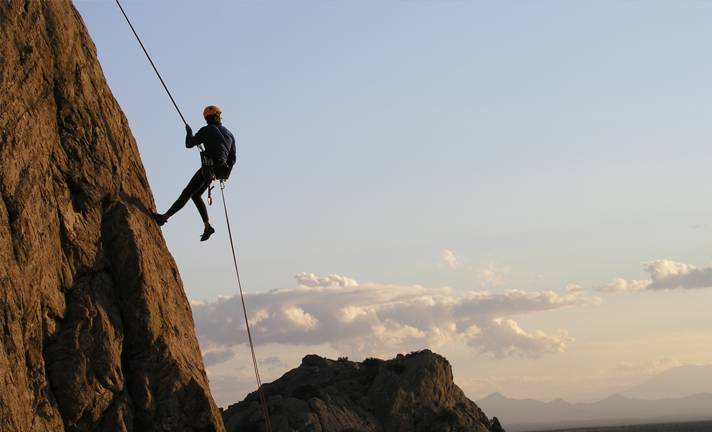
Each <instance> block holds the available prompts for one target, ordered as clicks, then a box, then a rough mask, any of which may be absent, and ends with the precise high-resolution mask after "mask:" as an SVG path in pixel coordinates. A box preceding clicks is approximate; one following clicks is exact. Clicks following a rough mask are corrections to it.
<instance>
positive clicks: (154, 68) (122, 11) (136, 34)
mask: <svg viewBox="0 0 712 432" xmlns="http://www.w3.org/2000/svg"><path fill="white" fill-rule="evenodd" d="M116 4H117V5H119V9H121V13H122V14H124V18H126V22H127V23H129V27H131V31H132V32H133V34H134V36H136V40H137V41H138V44H139V45H141V49H142V50H143V53H144V54H146V58H148V61H149V62H150V63H151V66H153V70H154V71H155V72H156V75H158V79H159V80H161V84H163V88H164V89H166V93H168V97H169V98H171V102H173V106H174V107H176V111H178V115H179V116H180V119H181V120H183V124H185V125H186V126H188V122H186V121H185V118H184V117H183V114H182V113H181V112H180V109H178V104H176V101H175V100H173V96H171V92H169V91H168V87H167V86H166V83H164V82H163V78H161V74H159V73H158V69H156V65H154V64H153V60H151V56H150V55H148V51H146V48H145V47H144V46H143V43H142V42H141V38H139V37H138V33H136V30H134V27H133V26H132V25H131V21H129V17H128V16H126V12H124V8H122V7H121V3H119V0H116Z"/></svg>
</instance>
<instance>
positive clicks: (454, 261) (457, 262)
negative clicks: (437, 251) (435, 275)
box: [437, 250, 467, 270]
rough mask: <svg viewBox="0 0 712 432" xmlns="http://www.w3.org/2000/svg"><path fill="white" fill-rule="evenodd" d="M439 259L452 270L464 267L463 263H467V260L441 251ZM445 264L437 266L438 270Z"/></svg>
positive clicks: (446, 251)
mask: <svg viewBox="0 0 712 432" xmlns="http://www.w3.org/2000/svg"><path fill="white" fill-rule="evenodd" d="M441 259H442V260H443V261H444V262H445V264H447V265H449V266H450V268H451V269H453V270H457V269H459V268H460V267H462V266H464V265H465V263H466V262H467V258H465V257H461V256H457V255H455V254H453V253H452V252H451V251H449V250H444V251H443V257H442V258H441ZM445 264H443V263H442V262H441V263H439V264H438V265H437V266H438V268H442V267H444V266H445Z"/></svg>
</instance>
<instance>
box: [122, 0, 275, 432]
mask: <svg viewBox="0 0 712 432" xmlns="http://www.w3.org/2000/svg"><path fill="white" fill-rule="evenodd" d="M116 4H117V5H118V6H119V9H121V13H122V14H123V15H124V18H126V22H127V23H128V24H129V27H131V31H132V32H133V34H134V36H136V40H138V43H139V45H141V49H143V52H144V54H146V57H147V58H148V61H149V62H150V63H151V66H153V70H154V71H155V72H156V75H158V79H159V80H161V84H163V88H164V89H165V90H166V93H168V97H169V98H171V102H173V106H174V107H176V111H178V115H180V118H181V120H183V124H185V125H186V126H188V123H187V122H186V121H185V118H184V117H183V114H182V113H181V112H180V109H179V108H178V105H177V104H176V101H175V100H174V99H173V96H171V92H170V91H168V87H167V86H166V83H165V82H163V78H161V74H160V73H158V69H156V66H155V65H154V64H153V60H151V56H149V55H148V51H146V48H145V47H144V46H143V43H142V42H141V39H140V38H139V37H138V34H137V33H136V30H134V27H133V25H131V21H130V20H129V17H128V16H127V15H126V12H124V8H123V7H121V3H119V0H116ZM206 109H207V108H206ZM199 148H200V150H201V151H204V150H203V146H202V145H199ZM201 159H202V158H201ZM228 176H229V173H228ZM211 183H212V180H211ZM213 188H214V186H209V187H208V203H209V204H212V202H213V199H212V196H211V194H210V192H211V191H212V189H213ZM224 189H225V179H224V178H221V179H220V192H221V194H222V200H223V208H224V209H225V221H226V222H227V233H228V236H229V237H230V248H231V249H232V260H233V262H234V263H235V274H236V275H237V286H238V287H239V288H240V299H241V300H242V312H243V313H244V315H245V327H247V338H248V340H249V341H250V351H251V352H252V364H253V366H254V367H255V378H256V379H257V391H258V393H259V395H260V401H261V402H262V414H263V415H264V418H265V426H266V429H267V432H272V426H271V425H270V421H269V410H268V409H267V402H266V400H265V394H264V391H263V390H262V379H261V378H260V371H259V369H258V368H257V356H256V355H255V345H254V343H253V342H252V334H251V333H250V323H249V321H248V319H247V307H245V296H244V295H243V293H242V283H241V282H240V271H239V270H238V268H237V256H236V255H235V244H234V242H233V240H232V231H231V230H230V218H229V217H228V214H227V205H226V204H225V192H224Z"/></svg>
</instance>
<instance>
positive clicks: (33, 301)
mask: <svg viewBox="0 0 712 432" xmlns="http://www.w3.org/2000/svg"><path fill="white" fill-rule="evenodd" d="M0 96H1V98H0V195H1V197H2V199H1V200H0V430H2V431H30V430H32V431H62V430H68V431H167V430H169V431H220V430H223V425H222V420H221V418H220V413H219V411H218V409H217V407H216V406H215V403H214V402H213V400H212V397H211V396H210V392H209V390H208V380H207V377H206V374H205V371H204V368H203V363H202V358H201V356H200V351H199V348H198V343H197V340H196V338H195V334H194V331H193V319H192V316H191V311H190V306H189V304H188V301H187V299H186V297H185V294H184V292H183V289H182V283H181V280H180V276H179V275H178V270H177V268H176V265H175V262H174V261H173V259H172V257H171V255H170V253H169V252H168V250H167V248H166V245H165V242H164V240H163V237H162V236H161V233H160V230H159V228H158V227H157V226H156V224H155V223H154V221H153V219H152V216H151V209H153V208H154V207H155V206H154V202H153V198H152V194H151V190H150V188H149V186H148V182H147V181H146V175H145V172H144V169H143V166H142V164H141V160H140V157H139V152H138V148H137V146H136V143H135V141H134V139H133V137H132V136H131V133H130V131H129V127H128V123H127V121H126V118H125V117H124V115H123V113H122V112H121V109H120V108H119V106H118V104H117V103H116V100H115V99H114V98H113V96H112V95H111V92H110V90H109V88H108V86H107V84H106V82H105V79H104V77H103V73H102V71H101V67H100V66H99V63H98V61H97V59H96V49H95V47H94V45H93V43H92V42H91V40H90V38H89V36H88V33H87V31H86V28H85V26H84V24H83V22H82V19H81V17H80V16H79V14H78V13H77V11H76V10H75V9H74V6H73V5H72V4H71V2H69V1H14V0H0Z"/></svg>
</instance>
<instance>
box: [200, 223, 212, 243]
mask: <svg viewBox="0 0 712 432" xmlns="http://www.w3.org/2000/svg"><path fill="white" fill-rule="evenodd" d="M214 232H215V228H213V226H212V225H208V227H207V228H205V231H203V235H201V236H200V241H205V240H207V239H209V238H210V236H211V235H213V233H214Z"/></svg>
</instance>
